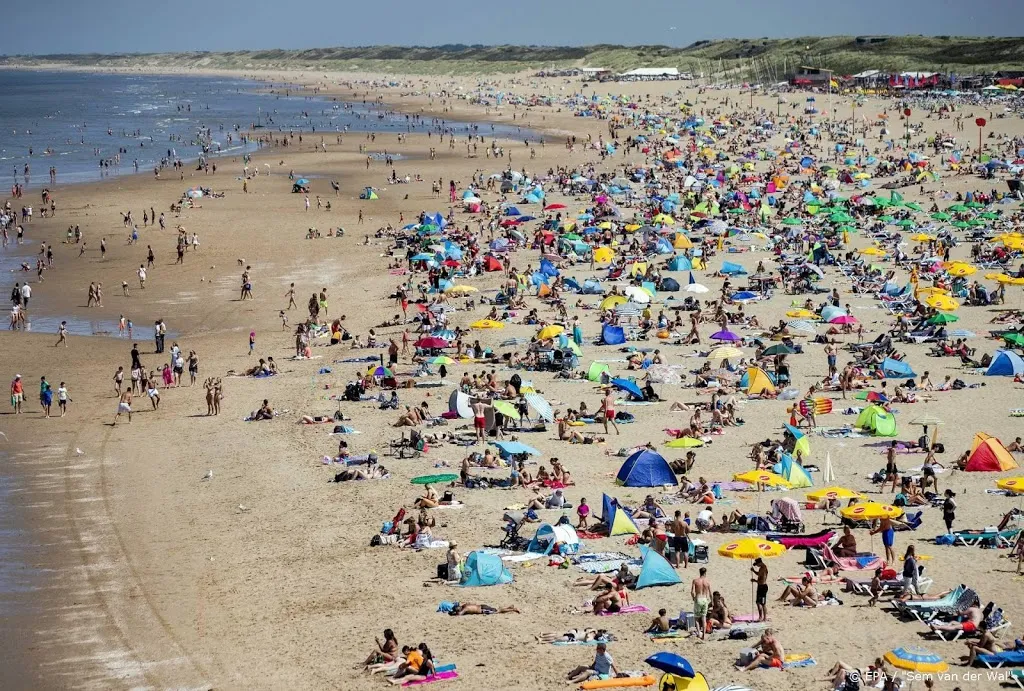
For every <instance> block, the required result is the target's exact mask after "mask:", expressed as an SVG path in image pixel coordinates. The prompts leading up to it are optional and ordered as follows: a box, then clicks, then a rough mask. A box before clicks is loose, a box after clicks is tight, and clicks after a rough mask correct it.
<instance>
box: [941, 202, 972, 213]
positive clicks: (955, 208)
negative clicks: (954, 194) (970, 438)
mask: <svg viewBox="0 0 1024 691" xmlns="http://www.w3.org/2000/svg"><path fill="white" fill-rule="evenodd" d="M968 210H969V209H968V208H967V207H966V206H964V205H963V204H954V205H953V206H951V207H949V208H948V209H946V211H953V212H955V213H958V214H959V213H963V212H964V211H968Z"/></svg>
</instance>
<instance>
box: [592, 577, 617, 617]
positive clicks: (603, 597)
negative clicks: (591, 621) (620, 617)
mask: <svg viewBox="0 0 1024 691" xmlns="http://www.w3.org/2000/svg"><path fill="white" fill-rule="evenodd" d="M621 609H622V598H621V597H620V596H619V591H618V590H616V589H615V587H614V586H613V585H612V584H611V583H609V584H608V585H606V586H605V590H604V592H603V593H601V594H600V595H598V596H597V597H595V598H594V614H601V613H602V612H608V613H609V614H614V613H615V612H618V611H619V610H621Z"/></svg>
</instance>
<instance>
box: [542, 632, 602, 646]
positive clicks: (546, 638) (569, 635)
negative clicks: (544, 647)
mask: <svg viewBox="0 0 1024 691" xmlns="http://www.w3.org/2000/svg"><path fill="white" fill-rule="evenodd" d="M608 637H609V634H608V632H607V631H605V630H604V629H569V630H568V631H566V632H565V633H555V632H553V631H551V632H547V633H539V634H534V638H536V639H537V642H538V643H588V642H590V641H598V640H607V638H608Z"/></svg>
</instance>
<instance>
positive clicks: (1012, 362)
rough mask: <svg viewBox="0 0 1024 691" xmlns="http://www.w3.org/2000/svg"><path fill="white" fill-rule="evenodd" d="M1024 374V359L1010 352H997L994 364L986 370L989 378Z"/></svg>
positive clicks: (993, 359) (993, 360)
mask: <svg viewBox="0 0 1024 691" xmlns="http://www.w3.org/2000/svg"><path fill="white" fill-rule="evenodd" d="M1018 374H1024V358H1021V356H1020V355H1017V353H1014V352H1013V351H1010V350H997V351H996V354H995V357H993V358H992V363H991V364H990V365H989V366H988V369H987V370H985V376H988V377H1013V376H1016V375H1018Z"/></svg>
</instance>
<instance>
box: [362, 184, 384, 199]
mask: <svg viewBox="0 0 1024 691" xmlns="http://www.w3.org/2000/svg"><path fill="white" fill-rule="evenodd" d="M359 198H360V199H380V197H378V196H377V193H376V192H374V191H373V188H372V187H365V188H363V192H362V194H360V195H359Z"/></svg>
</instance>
